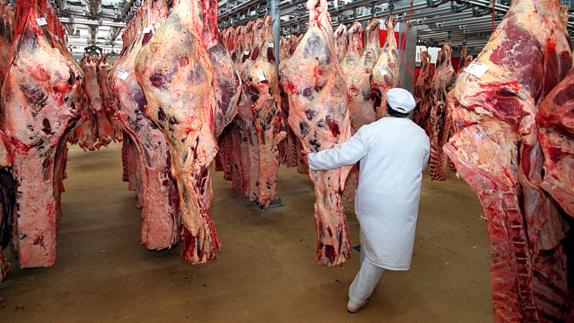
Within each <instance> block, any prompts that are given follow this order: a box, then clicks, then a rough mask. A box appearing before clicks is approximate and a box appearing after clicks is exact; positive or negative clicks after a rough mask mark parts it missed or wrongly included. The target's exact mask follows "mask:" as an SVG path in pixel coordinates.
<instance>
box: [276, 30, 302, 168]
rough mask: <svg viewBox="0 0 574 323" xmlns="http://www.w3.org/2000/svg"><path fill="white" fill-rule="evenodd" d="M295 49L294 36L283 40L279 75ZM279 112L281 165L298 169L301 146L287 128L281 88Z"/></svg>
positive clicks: (285, 108)
mask: <svg viewBox="0 0 574 323" xmlns="http://www.w3.org/2000/svg"><path fill="white" fill-rule="evenodd" d="M296 48H297V37H295V35H291V37H290V38H287V39H285V41H284V42H283V46H282V47H281V49H282V50H281V52H280V53H281V57H280V62H279V73H281V71H282V70H283V68H284V67H285V63H286V62H287V61H288V60H289V58H290V57H291V56H292V55H293V52H295V49H296ZM280 90H281V110H282V111H283V124H284V128H285V129H286V132H287V136H286V137H285V140H284V141H283V142H282V146H283V147H284V148H283V150H284V157H283V158H282V161H283V163H285V165H286V166H287V167H298V166H299V155H300V149H299V148H300V147H301V144H300V143H298V141H299V139H297V136H295V133H294V132H293V130H291V128H290V127H289V123H288V122H289V121H288V120H289V100H288V99H287V94H286V93H285V90H284V89H283V86H281V89H280Z"/></svg>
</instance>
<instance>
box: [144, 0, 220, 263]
mask: <svg viewBox="0 0 574 323" xmlns="http://www.w3.org/2000/svg"><path fill="white" fill-rule="evenodd" d="M203 1H206V0H203ZM210 19H217V17H213V16H211V17H210ZM205 23H206V24H209V23H211V22H209V21H206V22H205ZM204 28H205V26H204V21H203V17H202V1H199V0H179V1H175V2H174V6H173V10H172V13H171V14H170V15H169V17H168V19H167V20H166V21H165V22H164V23H163V24H162V25H161V27H160V28H158V29H157V31H156V32H155V33H154V35H153V37H152V38H151V40H150V41H149V42H148V43H147V44H146V45H145V46H144V47H143V48H142V49H141V50H140V53H139V54H138V57H137V59H136V76H137V78H138V81H139V83H140V84H141V86H142V88H143V89H144V92H145V96H146V100H147V106H146V114H147V116H148V117H150V118H151V119H152V120H153V121H155V122H156V124H157V125H159V127H160V128H161V129H162V131H163V132H164V135H165V137H166V139H167V142H168V146H169V148H170V154H171V164H172V166H171V171H172V175H173V176H174V177H175V179H176V181H177V186H178V191H179V201H180V203H179V204H180V214H181V220H182V223H183V227H184V228H183V239H184V243H185V245H184V249H183V255H182V257H183V259H184V260H185V261H189V262H191V263H194V264H198V263H205V262H207V261H209V260H212V259H215V258H216V256H217V254H218V252H219V248H220V243H219V239H218V238H217V235H216V233H215V228H214V226H213V223H212V221H211V218H210V209H211V203H212V200H213V191H212V181H211V175H210V165H211V162H212V161H213V159H214V157H215V155H216V154H217V138H216V137H215V129H216V127H217V125H216V113H217V101H216V100H217V99H216V93H215V90H214V75H215V71H214V66H213V65H212V63H211V60H210V57H209V54H208V52H207V49H206V47H205V44H204V42H203V30H204Z"/></svg>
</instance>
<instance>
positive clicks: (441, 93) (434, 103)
mask: <svg viewBox="0 0 574 323" xmlns="http://www.w3.org/2000/svg"><path fill="white" fill-rule="evenodd" d="M442 52H443V58H444V61H443V62H442V63H441V65H440V66H439V67H438V68H437V70H436V71H435V74H434V77H433V80H432V85H431V95H430V101H431V102H430V113H429V128H428V135H429V138H430V142H431V152H430V159H429V165H430V175H431V179H432V180H435V181H444V180H446V179H447V177H448V171H449V167H448V163H449V161H448V157H447V156H446V155H445V153H444V152H443V150H442V146H444V145H445V144H446V142H447V141H448V139H449V138H450V135H451V123H452V120H450V116H449V115H448V113H447V106H446V105H447V96H448V92H449V91H450V90H451V89H452V87H453V85H454V82H455V81H456V72H455V71H454V68H453V67H452V62H451V53H452V47H451V45H450V43H449V42H446V43H444V44H443V46H442Z"/></svg>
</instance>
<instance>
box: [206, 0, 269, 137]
mask: <svg viewBox="0 0 574 323" xmlns="http://www.w3.org/2000/svg"><path fill="white" fill-rule="evenodd" d="M201 4H202V6H203V14H204V17H203V18H204V21H203V23H204V30H203V42H204V44H205V48H206V49H207V53H208V55H209V58H210V59H211V63H212V64H213V66H217V68H216V69H215V70H214V75H213V83H214V91H215V99H216V103H217V106H216V107H217V110H216V114H215V135H216V137H219V136H220V135H221V133H222V132H223V129H225V128H226V127H227V126H228V125H229V124H230V123H231V121H232V120H233V119H234V118H235V116H236V115H237V103H238V101H239V95H240V94H241V81H240V80H239V77H238V75H237V71H236V69H235V66H234V64H233V61H232V60H231V58H230V57H229V54H228V53H227V51H226V50H225V47H224V46H223V42H222V40H221V36H220V34H219V29H218V26H217V1H216V0H203V1H202V2H201ZM267 41H268V44H271V52H273V50H272V46H273V35H272V34H271V40H268V39H267ZM267 55H269V54H268V53H267Z"/></svg>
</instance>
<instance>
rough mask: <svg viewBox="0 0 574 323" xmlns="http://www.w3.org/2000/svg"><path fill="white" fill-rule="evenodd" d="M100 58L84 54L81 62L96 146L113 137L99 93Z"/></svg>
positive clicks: (107, 142) (104, 143) (112, 129)
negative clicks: (98, 68)
mask: <svg viewBox="0 0 574 323" xmlns="http://www.w3.org/2000/svg"><path fill="white" fill-rule="evenodd" d="M100 58H101V57H100V56H92V55H84V59H83V60H82V62H81V66H82V69H83V70H84V83H83V87H84V93H85V95H86V101H87V102H86V103H87V104H88V107H89V109H88V110H89V112H90V114H91V116H92V117H93V119H92V120H91V121H92V122H93V124H94V125H95V126H94V130H95V135H96V138H97V144H96V148H100V147H102V146H107V145H108V144H109V143H110V142H112V140H113V137H114V128H113V126H112V123H111V122H110V121H109V120H108V116H107V114H106V110H105V108H104V105H103V101H102V97H101V95H100V85H99V83H98V70H97V67H98V63H99V61H100Z"/></svg>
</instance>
